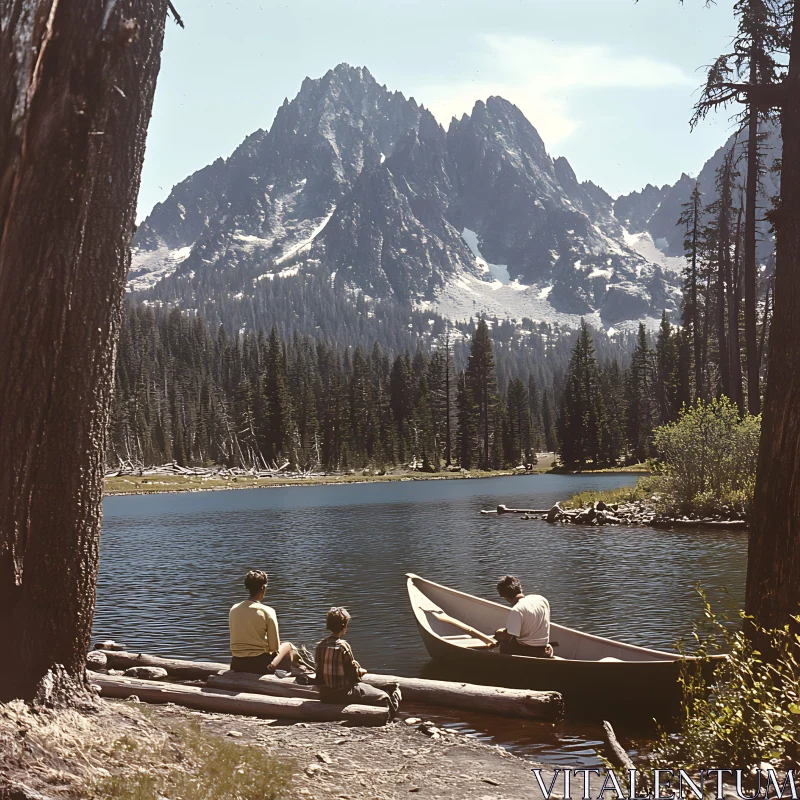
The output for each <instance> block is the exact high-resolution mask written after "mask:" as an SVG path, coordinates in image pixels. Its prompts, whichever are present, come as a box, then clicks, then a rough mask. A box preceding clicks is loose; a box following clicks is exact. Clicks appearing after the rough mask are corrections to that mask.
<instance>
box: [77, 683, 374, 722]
mask: <svg viewBox="0 0 800 800" xmlns="http://www.w3.org/2000/svg"><path fill="white" fill-rule="evenodd" d="M88 677H89V682H90V683H92V684H94V685H95V686H99V687H100V694H101V696H102V697H113V698H118V699H123V700H124V699H127V698H128V697H131V696H133V695H135V696H136V697H138V698H139V699H140V700H142V701H144V702H146V703H175V704H176V705H179V706H185V707H186V708H194V709H197V710H199V711H212V712H221V713H223V714H240V715H248V716H260V717H273V718H278V719H299V720H304V721H307V722H337V721H340V720H345V721H347V722H349V723H350V724H351V725H362V726H377V725H385V724H386V723H387V722H388V720H389V709H388V708H384V707H383V706H364V705H357V704H355V703H352V704H348V705H339V704H334V703H321V702H320V701H319V700H312V699H306V698H301V697H265V696H264V695H263V694H249V693H246V692H231V691H227V690H224V689H214V690H213V691H212V690H210V689H207V688H205V687H202V686H185V685H183V684H179V683H160V682H159V681H148V680H144V679H142V678H123V677H116V676H110V675H102V674H100V673H97V672H89V673H88Z"/></svg>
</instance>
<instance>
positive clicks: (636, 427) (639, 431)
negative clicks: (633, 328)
mask: <svg viewBox="0 0 800 800" xmlns="http://www.w3.org/2000/svg"><path fill="white" fill-rule="evenodd" d="M653 372H654V365H653V352H652V350H651V349H650V346H649V344H648V342H647V332H646V331H645V329H644V325H643V324H642V323H639V333H638V335H637V338H636V349H635V350H634V352H633V358H632V360H631V368H630V372H629V375H628V390H627V395H628V425H627V428H628V445H629V447H630V450H631V453H632V455H633V457H634V459H635V460H636V462H637V463H638V462H642V461H646V460H647V459H648V458H649V457H650V455H651V454H652V445H651V441H650V440H651V436H652V433H653V428H654V427H655V404H654V386H653V384H654V376H653Z"/></svg>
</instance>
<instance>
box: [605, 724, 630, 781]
mask: <svg viewBox="0 0 800 800" xmlns="http://www.w3.org/2000/svg"><path fill="white" fill-rule="evenodd" d="M603 738H604V739H605V742H606V746H607V748H608V760H609V761H610V762H611V764H613V765H614V766H615V767H618V768H619V769H625V770H630V769H636V766H635V765H634V763H633V761H631V757H630V756H629V755H628V753H627V751H626V750H625V748H624V747H623V746H622V745H621V744H620V743H619V739H617V735H616V734H615V733H614V729H613V728H612V727H611V723H610V722H607V721H605V720H604V721H603Z"/></svg>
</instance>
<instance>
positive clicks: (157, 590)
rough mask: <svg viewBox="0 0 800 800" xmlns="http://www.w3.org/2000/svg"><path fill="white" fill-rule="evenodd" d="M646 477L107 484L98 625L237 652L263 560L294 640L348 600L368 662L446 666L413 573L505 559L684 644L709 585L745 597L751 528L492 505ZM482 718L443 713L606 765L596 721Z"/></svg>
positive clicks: (572, 760)
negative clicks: (423, 614)
mask: <svg viewBox="0 0 800 800" xmlns="http://www.w3.org/2000/svg"><path fill="white" fill-rule="evenodd" d="M635 480H636V479H635V477H634V476H629V475H623V474H618V475H596V476H580V475H530V476H515V477H506V478H486V479H473V480H447V481H445V480H441V481H404V482H391V483H368V484H350V485H340V486H308V487H290V488H281V489H250V490H243V491H218V492H202V493H184V494H163V495H147V496H145V495H142V496H132V497H108V498H106V500H105V502H104V520H103V536H102V542H101V561H100V576H99V583H98V600H97V611H96V615H95V623H94V633H95V636H96V637H99V638H113V639H116V641H118V642H123V643H124V644H125V645H126V646H127V647H128V648H129V649H131V650H134V651H139V652H153V653H158V654H160V655H165V656H176V657H184V658H190V659H206V660H223V659H227V658H229V655H230V654H229V650H228V627H227V626H228V621H227V614H228V609H229V608H230V606H231V605H232V604H233V603H234V602H237V601H238V600H240V599H242V598H243V597H244V596H245V591H244V587H243V586H242V579H243V576H244V573H245V572H246V571H247V570H248V569H253V568H259V569H265V570H266V571H267V572H268V573H269V575H270V585H269V589H268V592H267V598H266V600H265V602H266V603H268V604H270V605H272V606H274V607H275V609H276V610H277V612H278V616H279V620H280V625H281V636H282V638H284V639H288V640H290V641H293V642H296V643H303V644H306V645H307V646H310V647H313V645H314V643H315V642H316V641H318V640H319V639H321V638H322V637H323V636H324V635H325V625H324V619H325V612H326V611H327V610H328V608H329V607H330V606H331V605H344V606H346V607H347V608H348V609H349V610H350V612H351V613H352V615H353V620H352V622H351V625H350V630H349V631H348V636H347V638H348V640H349V641H350V643H351V644H352V645H353V648H354V650H355V653H356V657H357V658H358V659H359V661H360V662H361V663H362V664H363V665H364V666H367V667H368V668H369V669H370V670H371V671H373V672H386V673H393V674H398V675H406V676H417V675H422V674H426V675H433V674H434V673H433V672H432V671H431V666H430V660H429V658H428V654H427V652H426V651H425V649H424V647H423V645H422V641H421V639H420V636H419V633H418V631H417V628H416V624H415V623H414V621H413V617H412V614H411V611H410V608H409V603H408V595H407V593H406V589H405V577H404V576H405V573H407V572H415V573H417V574H419V575H421V576H423V577H425V578H429V579H431V580H434V581H438V582H440V583H445V584H448V585H450V586H453V587H455V588H458V589H462V590H464V591H467V592H469V593H471V594H475V595H479V596H483V597H486V598H489V599H492V600H495V599H497V598H496V596H495V592H494V584H495V582H496V580H497V578H498V577H499V576H500V575H502V574H504V573H507V572H508V573H512V574H516V575H518V576H519V577H520V579H521V581H522V584H523V588H524V590H525V591H526V592H534V591H535V592H539V593H541V594H544V595H546V596H547V597H548V599H549V601H550V606H551V612H552V617H553V620H554V621H556V622H559V623H561V624H564V625H568V626H570V627H575V628H580V629H581V630H585V631H587V632H590V633H594V634H599V635H603V636H610V637H612V638H615V639H621V640H624V641H627V642H631V643H633V644H638V645H645V646H651V647H657V648H665V649H671V648H672V647H673V646H674V643H675V641H676V640H678V639H680V638H687V637H688V636H689V635H690V634H691V629H692V621H693V620H696V619H699V618H700V616H701V613H702V608H701V604H700V601H699V599H698V596H697V593H696V590H695V588H696V587H697V586H698V584H701V585H702V586H703V587H704V589H705V590H706V592H707V593H708V596H709V599H710V600H711V602H712V604H713V605H714V607H715V608H718V609H720V610H723V609H725V610H727V609H728V608H730V607H732V606H737V607H738V606H739V605H741V604H742V603H743V600H744V580H745V570H746V560H747V538H746V535H745V534H742V533H741V532H713V533H712V532H706V531H703V532H698V531H686V532H681V531H660V530H653V529H649V528H586V527H580V526H562V525H550V524H548V523H546V522H543V521H538V520H523V519H521V518H519V517H518V516H517V515H503V516H497V515H488V516H487V515H480V514H479V513H478V512H479V511H480V509H482V508H494V507H495V506H496V505H497V504H498V503H505V504H506V505H507V506H509V507H512V508H515V507H516V508H548V507H550V506H551V505H552V504H553V503H555V502H556V501H557V500H564V499H566V498H568V497H570V496H571V495H573V494H575V493H576V492H580V491H584V490H588V489H611V488H614V487H617V486H623V485H627V484H632V483H634V482H635ZM453 677H457V676H453ZM467 717H468V715H466V714H464V713H461V712H459V714H458V715H454V716H452V717H449V718H448V717H443V716H441V715H439V716H438V717H437V718H438V719H439V720H440V721H442V722H445V723H447V724H451V725H453V726H454V727H457V728H459V729H461V730H464V731H474V732H475V735H480V736H481V737H484V736H485V737H487V738H489V739H490V740H491V741H493V742H495V743H498V744H501V745H503V746H507V747H511V748H513V749H514V750H515V751H516V752H518V753H519V754H521V755H529V756H531V757H533V758H537V759H539V760H542V761H550V762H554V763H559V764H567V765H569V764H578V765H583V766H586V765H591V764H594V763H596V755H595V745H596V744H597V741H596V739H597V737H598V732H597V729H596V728H594V727H593V726H587V725H577V724H575V723H564V724H563V725H560V726H558V727H557V728H556V729H555V730H553V729H552V727H551V726H544V725H539V724H536V723H521V722H518V721H508V720H506V721H501V720H496V719H491V718H485V717H479V716H475V717H474V718H467Z"/></svg>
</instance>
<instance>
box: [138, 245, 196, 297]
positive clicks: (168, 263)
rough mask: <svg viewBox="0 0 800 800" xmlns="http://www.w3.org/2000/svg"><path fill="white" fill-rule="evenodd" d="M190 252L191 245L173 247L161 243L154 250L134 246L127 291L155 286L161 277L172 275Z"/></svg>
mask: <svg viewBox="0 0 800 800" xmlns="http://www.w3.org/2000/svg"><path fill="white" fill-rule="evenodd" d="M191 252H192V245H189V246H188V247H173V248H170V247H167V246H166V245H162V246H161V247H158V248H156V249H155V250H144V249H140V248H138V247H134V248H133V250H132V251H131V269H130V272H129V273H128V291H130V292H139V291H142V290H144V289H149V288H150V287H151V286H155V285H156V284H157V283H158V282H159V281H160V280H161V279H162V278H166V277H167V276H168V275H172V273H173V272H175V270H176V269H177V268H178V267H179V266H180V265H181V264H182V263H183V262H184V261H185V260H186V259H187V258H188V257H189V254H190V253H191Z"/></svg>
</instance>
